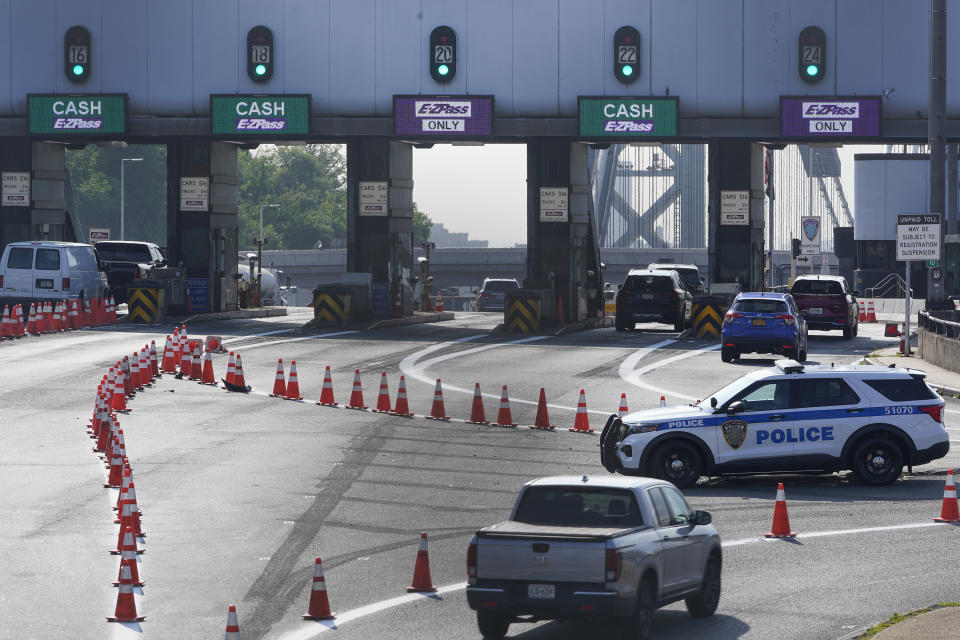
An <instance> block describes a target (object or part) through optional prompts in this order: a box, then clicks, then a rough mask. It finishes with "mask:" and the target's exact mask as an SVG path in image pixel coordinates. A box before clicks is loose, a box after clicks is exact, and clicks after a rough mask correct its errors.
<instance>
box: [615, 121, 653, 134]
mask: <svg viewBox="0 0 960 640" xmlns="http://www.w3.org/2000/svg"><path fill="white" fill-rule="evenodd" d="M603 131H604V133H650V132H652V131H653V120H604V122H603Z"/></svg>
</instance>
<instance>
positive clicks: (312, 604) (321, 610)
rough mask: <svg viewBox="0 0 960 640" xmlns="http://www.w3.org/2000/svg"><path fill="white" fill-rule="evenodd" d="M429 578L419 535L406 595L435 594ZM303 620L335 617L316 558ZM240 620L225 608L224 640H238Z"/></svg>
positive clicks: (234, 609) (426, 554)
mask: <svg viewBox="0 0 960 640" xmlns="http://www.w3.org/2000/svg"><path fill="white" fill-rule="evenodd" d="M436 591H437V588H436V587H435V586H433V580H432V578H431V577H430V555H429V552H428V549H427V534H426V533H421V534H420V543H419V545H418V546H417V560H416V562H415V563H414V565H413V580H412V581H411V583H410V586H409V587H407V592H408V593H436ZM301 617H302V618H303V619H304V620H333V619H334V618H336V615H335V614H334V613H333V612H332V611H331V610H330V599H329V598H328V596H327V582H326V579H325V578H324V576H323V561H322V560H321V559H320V558H317V559H316V560H315V561H314V564H313V581H312V583H311V586H310V601H309V603H308V604H307V612H306V613H304V614H303V615H302V616H301ZM239 637H240V620H239V618H238V616H237V607H236V606H235V605H230V606H229V607H228V608H227V629H226V634H225V635H224V638H225V639H226V640H231V639H234V640H236V639H239Z"/></svg>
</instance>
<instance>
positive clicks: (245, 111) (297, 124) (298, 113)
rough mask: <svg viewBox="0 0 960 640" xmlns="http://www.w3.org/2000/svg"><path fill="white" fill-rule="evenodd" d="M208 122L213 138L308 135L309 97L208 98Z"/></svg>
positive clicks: (229, 96)
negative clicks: (210, 125)
mask: <svg viewBox="0 0 960 640" xmlns="http://www.w3.org/2000/svg"><path fill="white" fill-rule="evenodd" d="M210 121H211V124H212V127H213V135H215V136H225V135H229V136H233V135H239V136H245V137H246V136H248V137H255V138H264V137H277V136H280V137H285V136H286V137H288V136H305V135H308V134H309V133H310V96H308V95H290V94H286V95H276V96H237V95H212V96H210Z"/></svg>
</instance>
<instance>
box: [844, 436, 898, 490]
mask: <svg viewBox="0 0 960 640" xmlns="http://www.w3.org/2000/svg"><path fill="white" fill-rule="evenodd" d="M852 466H853V473H854V474H855V475H856V476H857V478H858V479H859V480H860V481H861V482H863V483H864V484H869V485H872V486H875V487H876V486H883V485H887V484H890V483H891V482H893V481H894V480H896V479H897V478H899V477H900V473H901V472H902V471H903V452H901V451H900V447H899V446H898V445H897V444H896V443H895V442H893V441H892V440H888V439H886V438H877V437H875V438H869V439H868V440H866V441H864V442H862V443H861V444H859V445H857V448H856V449H855V450H854V453H853V465H852Z"/></svg>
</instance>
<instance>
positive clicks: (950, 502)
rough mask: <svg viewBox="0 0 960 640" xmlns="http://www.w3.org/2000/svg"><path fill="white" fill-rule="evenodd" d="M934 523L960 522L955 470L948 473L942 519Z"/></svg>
mask: <svg viewBox="0 0 960 640" xmlns="http://www.w3.org/2000/svg"><path fill="white" fill-rule="evenodd" d="M933 521H934V522H960V509H958V508H957V485H955V484H954V482H953V469H950V470H949V471H947V485H946V486H945V487H944V488H943V506H942V507H941V508H940V517H939V518H934V519H933Z"/></svg>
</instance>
